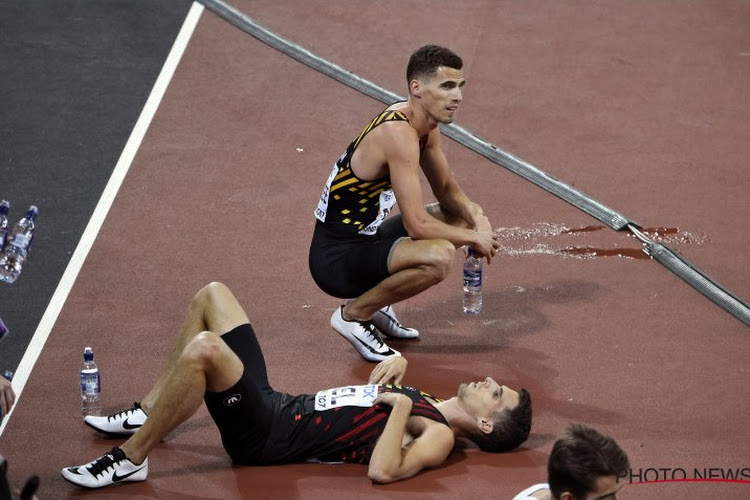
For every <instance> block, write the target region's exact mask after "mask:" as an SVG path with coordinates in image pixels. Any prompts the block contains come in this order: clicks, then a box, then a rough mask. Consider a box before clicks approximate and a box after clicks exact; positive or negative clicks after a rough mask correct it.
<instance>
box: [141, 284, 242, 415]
mask: <svg viewBox="0 0 750 500" xmlns="http://www.w3.org/2000/svg"><path fill="white" fill-rule="evenodd" d="M248 322H249V321H248V318H247V315H246V314H245V311H244V310H243V309H242V306H240V304H239V302H237V299H236V298H235V297H234V295H233V294H232V292H231V291H230V290H229V289H228V288H227V287H226V286H225V285H223V284H221V283H210V284H208V285H206V286H204V287H203V288H201V289H200V290H199V291H198V293H196V294H195V296H194V297H193V299H192V300H191V301H190V305H188V310H187V314H186V316H185V319H184V320H183V322H182V326H181V327H180V330H179V332H178V334H177V337H176V339H175V344H174V347H173V349H172V352H171V354H170V356H169V360H168V361H167V366H166V369H165V370H164V372H163V373H162V375H161V376H160V377H159V379H158V380H157V381H156V383H155V384H154V386H153V388H152V389H151V391H150V392H149V393H148V394H147V395H146V397H144V398H143V400H142V401H141V406H142V407H143V410H144V411H145V412H146V413H147V414H149V413H150V410H151V408H152V407H153V405H154V402H155V401H156V399H157V398H158V397H159V394H160V393H161V390H162V387H163V386H164V383H165V382H166V379H167V378H168V377H169V374H170V372H171V371H172V370H173V369H174V367H175V366H176V365H177V360H178V359H179V358H180V356H182V354H183V352H184V351H185V347H186V346H187V345H188V343H189V342H190V341H191V340H192V339H193V338H195V336H196V335H198V334H199V333H201V332H203V331H212V332H215V333H217V334H219V335H223V334H224V333H227V332H228V331H230V330H232V329H233V328H235V327H237V326H239V325H242V324H244V323H248Z"/></svg>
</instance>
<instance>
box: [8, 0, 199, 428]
mask: <svg viewBox="0 0 750 500" xmlns="http://www.w3.org/2000/svg"><path fill="white" fill-rule="evenodd" d="M202 13H203V5H201V4H199V3H197V2H193V5H192V6H191V8H190V11H189V12H188V14H187V17H185V22H184V23H183V24H182V28H181V29H180V32H179V34H178V35H177V38H176V39H175V42H174V45H172V50H171V51H170V52H169V55H168V56H167V60H166V61H165V62H164V66H163V67H162V69H161V72H160V73H159V77H158V78H157V79H156V83H155V84H154V88H153V89H152V90H151V94H150V95H149V97H148V100H147V101H146V104H145V106H143V110H142V111H141V115H140V117H139V118H138V121H137V122H136V124H135V127H133V131H132V132H131V134H130V138H129V139H128V142H127V144H125V148H124V149H123V150H122V154H121V155H120V159H119V160H118V161H117V165H115V169H114V171H113V172H112V176H111V177H110V178H109V182H107V186H106V187H105V188H104V192H102V196H101V198H99V203H98V204H97V205H96V208H95V209H94V213H93V214H92V215H91V219H90V220H89V223H88V225H87V226H86V229H85V230H84V232H83V235H82V236H81V241H79V242H78V246H77V247H76V250H75V252H74V253H73V256H72V257H71V259H70V262H69V263H68V267H67V268H66V269H65V272H64V273H63V275H62V278H60V283H59V284H58V285H57V289H56V290H55V293H54V295H52V299H50V302H49V305H48V306H47V310H46V311H45V312H44V316H42V319H41V320H40V321H39V326H38V327H37V329H36V331H35V332H34V336H33V337H32V338H31V342H30V343H29V346H28V347H27V348H26V352H25V353H24V355H23V358H22V359H21V363H20V364H19V365H18V369H17V370H16V372H15V375H14V377H13V390H14V391H15V393H16V405H15V406H18V400H19V398H20V397H21V393H22V392H23V388H24V386H25V385H26V381H27V380H28V378H29V375H30V374H31V370H32V368H34V365H35V364H36V360H37V359H38V358H39V355H40V354H41V352H42V348H43V347H44V344H45V343H46V342H47V337H49V334H50V332H51V331H52V327H53V326H54V325H55V321H57V317H58V316H59V314H60V311H61V310H62V307H63V305H64V304H65V301H66V300H67V298H68V294H69V293H70V289H71V288H73V283H75V281H76V278H77V277H78V273H79V272H80V270H81V266H83V262H84V261H85V260H86V256H88V254H89V250H91V246H92V245H93V244H94V241H95V240H96V236H97V235H98V234H99V230H100V229H101V227H102V224H103V223H104V219H105V218H106V217H107V213H108V212H109V209H110V207H111V206H112V202H113V201H114V199H115V196H116V195H117V191H119V189H120V186H121V185H122V181H123V179H125V175H126V174H127V173H128V170H129V169H130V165H131V163H132V162H133V158H135V155H136V153H137V152H138V149H139V148H140V147H141V142H142V141H143V137H144V136H145V135H146V131H147V130H148V127H149V125H151V120H152V119H153V117H154V114H156V110H157V109H158V108H159V104H160V103H161V100H162V98H163V97H164V93H165V92H166V90H167V87H168V86H169V82H170V81H171V80H172V76H173V75H174V72H175V69H176V68H177V65H178V64H179V62H180V59H181V58H182V54H183V53H184V52H185V48H186V47H187V44H188V42H189V41H190V37H191V36H192V35H193V30H194V29H195V26H196V25H197V24H198V20H199V19H200V17H201V14H202ZM12 414H13V411H12V410H11V412H10V413H9V414H8V415H7V416H6V417H5V418H4V419H3V422H2V424H1V425H0V436H1V435H2V433H3V430H5V426H6V424H7V423H8V420H9V419H10V417H11V416H12Z"/></svg>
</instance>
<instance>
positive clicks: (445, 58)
mask: <svg viewBox="0 0 750 500" xmlns="http://www.w3.org/2000/svg"><path fill="white" fill-rule="evenodd" d="M462 66H463V62H462V61H461V58H460V57H458V56H457V55H456V54H454V53H453V52H451V51H450V50H448V49H446V48H444V47H438V46H436V45H426V46H424V47H422V48H421V49H418V50H417V51H416V52H414V54H412V56H411V58H410V59H409V64H408V66H407V67H406V80H407V83H408V84H409V100H410V102H411V103H412V104H413V105H415V106H418V107H419V108H420V109H421V110H422V113H424V115H426V116H427V117H428V119H429V120H430V121H431V122H432V123H433V124H434V125H435V126H437V124H438V123H452V122H453V120H454V116H455V113H456V111H457V110H458V105H459V104H461V100H462V99H463V96H462V94H461V88H462V87H463V86H464V84H465V83H466V80H465V79H464V74H463V71H461V67H462ZM417 103H418V104H417Z"/></svg>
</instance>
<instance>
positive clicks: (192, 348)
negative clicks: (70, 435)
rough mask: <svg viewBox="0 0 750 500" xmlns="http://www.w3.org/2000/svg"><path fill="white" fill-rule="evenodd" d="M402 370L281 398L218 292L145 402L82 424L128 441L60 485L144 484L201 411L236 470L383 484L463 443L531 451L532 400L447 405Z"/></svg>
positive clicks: (248, 331) (191, 318) (206, 295)
mask: <svg viewBox="0 0 750 500" xmlns="http://www.w3.org/2000/svg"><path fill="white" fill-rule="evenodd" d="M406 366H407V361H406V359H404V358H403V357H400V356H394V357H391V358H388V359H386V360H384V361H383V362H381V363H380V364H378V365H377V366H376V367H375V369H374V370H373V372H372V374H371V376H370V380H369V384H368V385H359V386H350V387H339V388H334V389H328V390H324V391H320V392H318V393H317V394H303V395H299V396H293V395H290V394H286V393H283V392H278V391H276V390H274V389H272V388H271V386H270V384H269V382H268V377H267V374H266V365H265V361H264V358H263V353H262V351H261V349H260V345H259V344H258V341H257V339H256V337H255V333H254V332H253V329H252V327H251V326H250V323H249V321H248V318H247V315H246V314H245V311H244V310H243V309H242V307H241V306H240V304H239V303H238V302H237V300H236V299H235V297H234V295H233V294H232V292H231V291H230V290H229V289H228V288H227V287H226V286H224V285H222V284H220V283H211V284H209V285H207V286H205V287H203V288H202V289H201V290H200V291H199V292H198V293H197V294H196V295H195V297H193V299H192V300H191V302H190V305H189V307H188V312H187V317H186V318H185V320H184V322H183V323H182V326H181V328H180V331H179V333H178V336H177V340H176V345H175V347H174V349H173V351H172V353H171V354H170V358H169V361H168V364H167V368H166V370H165V372H164V373H163V374H162V375H161V377H160V378H159V379H158V380H157V382H156V383H155V385H154V387H153V388H152V389H151V391H150V392H149V393H148V394H147V395H146V396H145V397H144V398H143V399H142V401H141V402H140V403H136V404H134V405H133V407H131V408H129V409H127V410H124V411H122V412H119V413H115V414H113V415H110V416H104V417H97V416H87V417H86V418H85V422H86V424H88V425H89V426H90V427H93V428H94V429H96V430H97V431H99V432H102V433H104V434H108V435H110V436H117V435H123V436H124V435H130V437H129V438H128V440H127V441H125V442H124V443H123V444H122V445H120V446H119V447H115V448H113V449H112V450H111V451H110V452H108V453H106V454H104V455H103V456H101V457H99V458H97V459H95V460H93V461H91V462H88V463H86V464H84V465H79V466H73V467H65V468H64V469H62V475H63V477H64V478H65V479H66V480H68V481H70V482H71V483H73V484H76V485H79V486H83V487H87V488H99V487H102V486H108V485H111V484H113V483H114V482H125V481H143V480H145V479H146V477H147V475H148V458H147V456H148V453H149V452H150V450H151V449H152V448H153V447H154V446H156V445H157V444H158V443H159V442H160V441H161V440H162V439H163V438H164V437H166V436H167V434H168V433H169V432H171V431H172V430H173V429H175V428H176V427H177V426H178V425H179V424H180V423H182V422H184V421H185V420H187V419H188V418H189V417H190V416H192V415H193V414H194V413H195V412H196V411H197V410H198V408H199V407H200V405H201V403H202V402H203V401H205V403H206V406H207V407H208V410H209V413H210V414H211V417H212V418H213V420H214V422H215V423H216V425H217V427H218V428H219V431H220V433H221V438H222V443H223V445H224V449H225V450H226V451H227V453H228V454H229V456H230V457H231V458H232V460H233V461H234V462H235V463H238V464H249V465H261V464H279V463H289V462H300V461H323V462H342V461H343V462H355V463H363V464H369V469H368V476H369V478H370V479H371V480H372V481H373V482H377V483H389V482H393V481H398V480H400V479H406V478H408V477H411V476H413V475H415V474H417V473H418V472H419V471H421V470H422V469H425V468H429V467H437V466H438V465H440V464H442V463H443V461H444V460H445V459H446V458H447V457H448V455H449V454H450V452H451V450H452V449H453V446H454V443H455V441H456V438H457V437H463V438H468V439H470V440H472V441H474V442H475V443H476V444H477V445H478V446H479V447H480V448H481V449H484V450H486V451H492V452H501V451H508V450H511V449H514V448H516V447H517V446H519V445H520V444H521V443H523V442H524V441H525V440H526V439H527V437H528V435H529V431H530V428H531V399H530V396H529V394H528V392H527V391H525V390H524V389H521V390H520V391H519V392H516V391H514V390H511V389H510V388H508V387H505V386H501V385H499V384H498V383H497V382H495V381H494V380H493V379H491V378H489V377H487V378H486V379H485V380H484V381H481V382H471V383H464V384H461V385H460V386H459V388H458V393H457V395H456V396H454V397H452V398H450V399H447V400H441V399H439V398H436V397H433V396H430V395H428V394H426V393H423V392H421V391H419V390H417V389H414V388H410V387H405V386H401V385H399V384H400V383H401V380H402V378H403V376H404V373H405V371H406ZM355 422H356V424H355Z"/></svg>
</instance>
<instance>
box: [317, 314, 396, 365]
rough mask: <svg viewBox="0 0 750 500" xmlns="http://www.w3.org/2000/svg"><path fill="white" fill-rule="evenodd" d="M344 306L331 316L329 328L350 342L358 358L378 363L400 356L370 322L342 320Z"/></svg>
mask: <svg viewBox="0 0 750 500" xmlns="http://www.w3.org/2000/svg"><path fill="white" fill-rule="evenodd" d="M343 311H344V306H341V307H339V308H338V309H336V310H335V311H334V312H333V316H331V326H332V327H333V329H334V330H336V331H337V332H338V333H339V334H340V335H341V336H342V337H344V338H345V339H346V340H348V341H349V342H351V344H352V345H353V346H354V348H355V349H356V350H357V352H359V354H360V356H362V357H363V358H365V359H366V360H367V361H374V362H379V361H383V360H384V359H385V358H388V357H390V356H401V353H399V352H398V351H396V350H394V349H391V348H390V347H388V346H387V345H386V344H385V342H383V339H381V338H380V334H379V333H378V331H377V330H376V329H375V325H373V324H372V322H370V321H356V320H353V321H348V320H346V319H344V315H343Z"/></svg>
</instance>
